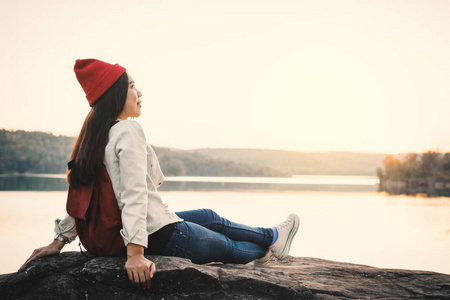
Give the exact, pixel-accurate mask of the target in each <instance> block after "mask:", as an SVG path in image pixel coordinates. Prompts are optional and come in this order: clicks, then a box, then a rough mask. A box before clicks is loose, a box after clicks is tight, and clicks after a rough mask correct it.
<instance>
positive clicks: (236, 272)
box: [0, 252, 450, 299]
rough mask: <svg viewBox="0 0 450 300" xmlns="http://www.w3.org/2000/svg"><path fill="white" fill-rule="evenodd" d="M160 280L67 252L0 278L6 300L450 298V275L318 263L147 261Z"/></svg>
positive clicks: (115, 262)
mask: <svg viewBox="0 0 450 300" xmlns="http://www.w3.org/2000/svg"><path fill="white" fill-rule="evenodd" d="M148 258H149V259H150V260H152V261H153V262H155V264H156V267H157V270H158V271H157V273H156V274H155V277H154V278H153V280H152V288H151V289H150V290H140V289H137V288H135V287H134V286H133V285H131V283H130V282H129V281H128V277H127V274H126V271H125V269H124V264H125V258H124V257H114V258H105V257H97V258H90V257H85V256H83V255H82V254H81V253H78V252H63V253H62V254H60V255H58V256H53V257H44V258H42V259H40V260H38V261H34V262H31V263H30V264H29V265H28V266H27V269H26V270H25V271H23V272H19V273H11V274H5V275H0V295H1V296H0V298H1V299H188V298H189V299H230V298H234V299H353V298H370V299H381V298H383V299H386V298H389V299H404V298H438V299H445V298H447V299H450V275H445V274H439V273H433V272H425V271H407V270H390V269H389V270H388V269H378V268H373V267H368V266H363V265H354V264H349V263H339V262H333V261H327V260H322V259H317V258H295V257H288V258H287V259H285V260H283V261H278V260H273V261H271V262H270V263H269V264H268V265H266V266H264V267H257V266H254V265H253V264H252V263H250V264H247V265H232V264H217V265H195V264H192V263H191V262H190V261H188V260H185V259H181V258H176V257H161V256H149V257H148Z"/></svg>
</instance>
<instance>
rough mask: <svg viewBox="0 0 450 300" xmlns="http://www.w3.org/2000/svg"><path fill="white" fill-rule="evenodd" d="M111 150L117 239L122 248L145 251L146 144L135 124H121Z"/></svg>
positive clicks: (138, 126)
mask: <svg viewBox="0 0 450 300" xmlns="http://www.w3.org/2000/svg"><path fill="white" fill-rule="evenodd" d="M123 123H124V124H120V125H121V126H123V130H120V132H119V136H118V137H117V144H116V147H115V152H116V155H117V157H118V159H119V171H120V201H121V202H122V204H123V208H122V225H123V229H122V230H121V232H120V233H121V235H122V237H123V239H124V243H125V246H126V245H128V243H133V244H137V245H141V246H144V247H147V243H148V232H147V197H148V196H147V142H146V139H145V135H144V131H143V130H142V127H141V126H140V125H139V123H137V122H135V121H125V122H123Z"/></svg>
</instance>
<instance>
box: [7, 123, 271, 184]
mask: <svg viewBox="0 0 450 300" xmlns="http://www.w3.org/2000/svg"><path fill="white" fill-rule="evenodd" d="M74 143H75V138H73V137H67V136H55V135H53V134H51V133H45V132H36V131H35V132H27V131H23V130H17V131H8V130H5V129H0V174H11V173H19V174H22V173H45V174H64V173H65V172H66V170H67V162H68V161H69V159H70V155H71V153H72V147H73V145H74ZM154 150H155V152H156V154H157V155H158V158H159V161H160V165H161V169H162V170H163V173H164V174H165V175H166V176H262V177H264V176H277V175H279V174H278V173H276V172H274V171H273V170H271V169H270V168H268V167H265V166H259V165H254V164H245V163H236V162H233V161H231V160H221V159H217V158H211V157H207V156H205V155H201V154H199V153H191V152H188V151H174V150H171V149H168V148H159V147H154Z"/></svg>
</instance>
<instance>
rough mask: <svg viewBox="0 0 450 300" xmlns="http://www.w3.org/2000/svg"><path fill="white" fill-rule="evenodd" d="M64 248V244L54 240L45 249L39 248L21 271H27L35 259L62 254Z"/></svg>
mask: <svg viewBox="0 0 450 300" xmlns="http://www.w3.org/2000/svg"><path fill="white" fill-rule="evenodd" d="M63 247H64V243H63V242H61V241H58V240H54V241H53V242H52V243H50V244H48V245H47V246H45V247H41V248H37V249H35V250H34V251H33V253H32V254H31V256H30V257H29V258H28V259H27V261H26V262H25V263H24V264H23V265H22V266H21V267H20V269H19V271H22V270H23V269H25V267H26V266H27V264H28V263H29V262H30V261H32V260H35V259H38V258H40V257H43V256H48V255H56V254H59V253H61V249H62V248H63Z"/></svg>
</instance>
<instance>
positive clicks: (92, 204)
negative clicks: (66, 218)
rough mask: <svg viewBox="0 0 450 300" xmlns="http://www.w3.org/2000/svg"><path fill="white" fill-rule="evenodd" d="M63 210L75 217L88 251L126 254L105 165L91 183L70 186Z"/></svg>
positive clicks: (114, 198) (120, 224)
mask: <svg viewBox="0 0 450 300" xmlns="http://www.w3.org/2000/svg"><path fill="white" fill-rule="evenodd" d="M66 209H67V213H68V214H69V215H70V216H72V217H74V218H75V223H76V228H77V234H78V237H79V238H80V241H81V243H82V244H83V246H84V248H85V249H86V250H87V251H88V252H89V253H92V254H94V255H97V256H114V255H118V254H122V253H126V247H125V244H124V242H123V238H122V236H121V235H120V230H121V229H122V220H121V218H120V209H119V205H118V204H117V200H116V196H115V195H114V190H113V187H112V183H111V179H110V177H109V175H108V172H107V171H106V167H105V166H103V168H102V172H101V176H100V177H99V178H97V180H96V181H95V182H94V183H93V184H91V185H86V186H81V187H79V188H77V189H74V188H72V187H70V186H69V193H68V195H67V204H66Z"/></svg>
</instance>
